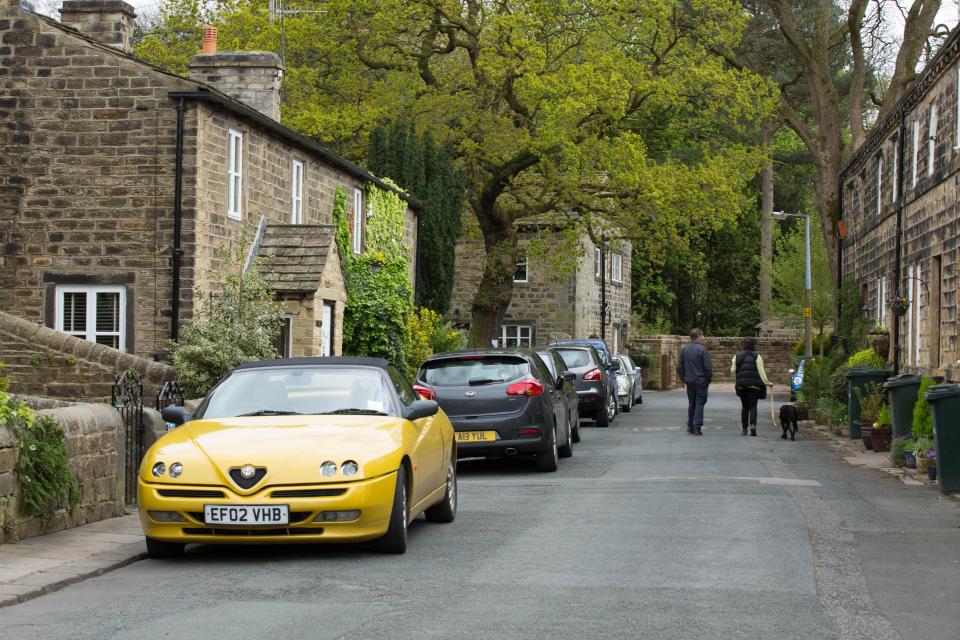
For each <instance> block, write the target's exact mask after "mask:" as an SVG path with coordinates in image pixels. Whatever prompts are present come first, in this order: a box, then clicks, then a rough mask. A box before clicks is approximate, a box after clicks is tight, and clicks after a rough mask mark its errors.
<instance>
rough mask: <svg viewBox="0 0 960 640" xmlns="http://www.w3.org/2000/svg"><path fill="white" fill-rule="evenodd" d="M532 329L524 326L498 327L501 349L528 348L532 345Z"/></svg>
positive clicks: (509, 325)
mask: <svg viewBox="0 0 960 640" xmlns="http://www.w3.org/2000/svg"><path fill="white" fill-rule="evenodd" d="M532 336H533V328H532V327H531V326H530V325H526V324H505V325H501V326H500V346H501V347H529V346H530V345H531V344H532V341H531V337H532Z"/></svg>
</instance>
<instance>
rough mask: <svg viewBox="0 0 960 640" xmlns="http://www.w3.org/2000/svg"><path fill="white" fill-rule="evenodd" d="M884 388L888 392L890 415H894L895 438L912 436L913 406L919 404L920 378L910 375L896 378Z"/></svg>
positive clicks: (885, 384) (890, 380)
mask: <svg viewBox="0 0 960 640" xmlns="http://www.w3.org/2000/svg"><path fill="white" fill-rule="evenodd" d="M883 388H884V389H886V390H887V399H888V401H889V403H890V413H891V414H892V415H893V437H894V438H896V437H898V436H909V435H911V433H912V432H913V406H914V405H915V404H917V392H918V391H920V376H911V375H909V374H902V375H899V376H894V377H892V378H890V379H889V380H887V381H886V382H885V383H884V385H883Z"/></svg>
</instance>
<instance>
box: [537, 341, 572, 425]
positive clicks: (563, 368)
mask: <svg viewBox="0 0 960 640" xmlns="http://www.w3.org/2000/svg"><path fill="white" fill-rule="evenodd" d="M537 355H539V356H540V357H541V358H542V359H543V363H544V364H545V365H547V369H549V370H550V374H551V375H552V376H553V378H554V379H555V380H556V381H557V390H556V394H557V397H558V398H560V399H562V400H563V401H564V402H566V404H567V415H568V416H569V417H570V424H572V425H573V427H572V437H573V441H574V442H580V399H579V398H578V397H577V383H576V375H577V374H575V373H573V372H572V371H570V370H569V369H567V365H566V364H565V363H564V362H563V358H561V357H560V354H559V353H557V352H556V351H555V350H553V349H539V350H537ZM567 373H569V374H572V375H569V376H564V374H567Z"/></svg>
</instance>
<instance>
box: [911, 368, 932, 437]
mask: <svg viewBox="0 0 960 640" xmlns="http://www.w3.org/2000/svg"><path fill="white" fill-rule="evenodd" d="M935 384H937V381H936V380H934V379H933V378H930V377H928V376H923V378H921V379H920V389H919V390H918V391H917V403H916V404H915V405H913V429H912V431H913V438H914V439H915V440H917V441H918V442H919V441H920V439H921V438H930V439H933V408H932V407H931V406H930V403H929V402H928V401H927V399H926V398H924V397H923V394H925V393H926V392H927V391H928V390H929V389H930V387H932V386H933V385H935Z"/></svg>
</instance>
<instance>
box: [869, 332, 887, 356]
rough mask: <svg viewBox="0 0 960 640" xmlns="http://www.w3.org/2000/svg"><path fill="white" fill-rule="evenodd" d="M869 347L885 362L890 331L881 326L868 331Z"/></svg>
mask: <svg viewBox="0 0 960 640" xmlns="http://www.w3.org/2000/svg"><path fill="white" fill-rule="evenodd" d="M870 346H871V347H872V348H873V350H874V351H876V352H877V355H879V356H880V357H881V358H883V359H884V360H886V359H887V356H889V355H890V331H889V330H888V329H887V328H886V327H884V326H882V325H877V326H875V327H874V328H873V329H870Z"/></svg>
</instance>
